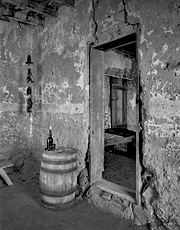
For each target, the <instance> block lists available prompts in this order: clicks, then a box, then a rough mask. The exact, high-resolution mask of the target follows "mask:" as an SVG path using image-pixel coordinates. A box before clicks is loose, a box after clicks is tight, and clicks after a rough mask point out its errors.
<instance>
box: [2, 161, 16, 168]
mask: <svg viewBox="0 0 180 230" xmlns="http://www.w3.org/2000/svg"><path fill="white" fill-rule="evenodd" d="M12 166H13V163H12V162H10V161H9V160H8V159H3V160H0V167H1V168H3V169H4V168H8V167H12Z"/></svg>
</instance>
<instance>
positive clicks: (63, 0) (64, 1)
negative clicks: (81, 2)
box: [53, 0, 75, 7]
mask: <svg viewBox="0 0 180 230" xmlns="http://www.w3.org/2000/svg"><path fill="white" fill-rule="evenodd" d="M53 2H56V3H58V4H64V5H66V6H69V7H74V5H75V1H74V0H71V1H67V0H53Z"/></svg>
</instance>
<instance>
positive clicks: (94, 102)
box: [90, 48, 105, 183]
mask: <svg viewBox="0 0 180 230" xmlns="http://www.w3.org/2000/svg"><path fill="white" fill-rule="evenodd" d="M90 53H91V57H90V181H91V183H92V182H94V181H96V180H99V179H101V178H102V171H103V170H104V74H105V70H104V52H103V51H99V50H96V49H93V48H92V50H91V52H90Z"/></svg>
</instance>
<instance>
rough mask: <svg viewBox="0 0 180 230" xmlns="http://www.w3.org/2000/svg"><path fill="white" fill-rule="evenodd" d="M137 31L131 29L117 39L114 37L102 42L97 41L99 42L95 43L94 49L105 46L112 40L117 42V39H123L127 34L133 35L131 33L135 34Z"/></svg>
mask: <svg viewBox="0 0 180 230" xmlns="http://www.w3.org/2000/svg"><path fill="white" fill-rule="evenodd" d="M135 33H136V31H135V30H134V31H133V30H132V31H130V32H129V33H126V34H121V35H119V36H117V37H116V38H115V39H112V40H110V41H104V42H101V43H97V44H95V45H94V46H93V48H94V49H98V48H99V47H100V46H103V45H105V44H107V43H110V42H115V41H117V40H119V39H121V38H124V37H126V36H129V35H131V34H135ZM112 49H113V47H112Z"/></svg>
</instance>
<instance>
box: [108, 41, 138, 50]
mask: <svg viewBox="0 0 180 230" xmlns="http://www.w3.org/2000/svg"><path fill="white" fill-rule="evenodd" d="M133 43H136V41H132V42H127V43H125V44H123V45H118V46H114V47H113V48H109V49H106V52H107V51H109V50H115V49H118V48H121V47H124V46H128V45H130V44H133Z"/></svg>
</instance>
